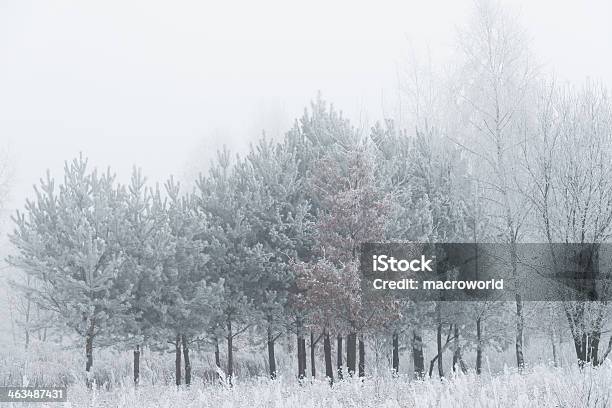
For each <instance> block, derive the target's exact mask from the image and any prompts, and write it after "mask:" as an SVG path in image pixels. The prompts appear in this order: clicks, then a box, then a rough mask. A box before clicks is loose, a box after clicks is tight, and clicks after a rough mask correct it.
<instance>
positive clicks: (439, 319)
mask: <svg viewBox="0 0 612 408" xmlns="http://www.w3.org/2000/svg"><path fill="white" fill-rule="evenodd" d="M440 309H441V307H440V302H436V320H437V323H438V324H437V326H438V327H437V329H436V346H437V350H438V354H437V355H438V375H439V376H440V378H444V367H443V366H442V362H443V361H442V353H443V350H442V315H441V311H440Z"/></svg>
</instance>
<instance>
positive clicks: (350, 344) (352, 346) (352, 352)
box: [346, 333, 357, 377]
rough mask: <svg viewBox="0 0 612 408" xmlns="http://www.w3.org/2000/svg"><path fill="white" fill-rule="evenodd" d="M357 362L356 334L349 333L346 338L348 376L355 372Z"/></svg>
mask: <svg viewBox="0 0 612 408" xmlns="http://www.w3.org/2000/svg"><path fill="white" fill-rule="evenodd" d="M356 363H357V334H356V333H349V335H348V336H347V338H346V366H347V370H348V374H349V376H351V377H352V376H353V375H354V374H355V368H356Z"/></svg>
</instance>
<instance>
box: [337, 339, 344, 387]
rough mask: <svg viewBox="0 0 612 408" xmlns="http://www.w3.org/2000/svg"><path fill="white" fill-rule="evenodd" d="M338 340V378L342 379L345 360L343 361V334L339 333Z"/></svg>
mask: <svg viewBox="0 0 612 408" xmlns="http://www.w3.org/2000/svg"><path fill="white" fill-rule="evenodd" d="M337 342H338V350H337V351H336V352H337V354H338V358H337V361H336V367H337V369H338V379H339V380H341V379H342V366H343V364H344V363H343V362H342V335H340V334H339V335H338V338H337Z"/></svg>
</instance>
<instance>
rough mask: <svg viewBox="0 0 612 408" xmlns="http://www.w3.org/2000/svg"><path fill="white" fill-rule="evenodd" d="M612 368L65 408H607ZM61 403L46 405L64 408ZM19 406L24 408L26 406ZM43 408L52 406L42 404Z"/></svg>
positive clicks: (122, 394) (115, 396)
mask: <svg viewBox="0 0 612 408" xmlns="http://www.w3.org/2000/svg"><path fill="white" fill-rule="evenodd" d="M611 383H612V366H610V365H609V364H606V365H605V366H604V367H600V368H598V369H590V368H589V369H584V370H578V369H577V368H576V369H574V368H571V369H567V368H563V369H557V368H550V367H543V366H540V367H536V368H534V369H532V370H530V372H528V373H525V374H522V375H521V374H518V373H516V372H507V373H504V374H502V375H499V376H493V377H492V376H490V375H488V374H485V375H482V376H476V375H473V374H469V375H462V376H459V377H457V378H453V379H449V380H443V381H440V380H439V379H430V380H426V381H412V380H410V379H408V378H405V377H400V378H395V379H393V378H378V379H377V378H367V379H366V380H364V381H359V380H353V381H343V382H340V383H337V384H335V385H334V386H333V387H331V388H330V387H329V386H328V385H327V383H325V382H324V381H320V380H318V381H306V382H304V383H302V384H301V385H300V384H297V383H296V381H295V380H294V379H293V378H280V379H278V380H276V381H271V380H268V379H252V380H248V381H244V382H242V381H238V382H237V384H235V386H234V387H233V388H228V387H225V386H223V385H221V384H216V385H203V384H200V385H192V386H191V387H189V388H185V387H183V388H180V389H177V388H176V387H173V386H141V387H139V388H137V389H135V388H134V387H132V386H121V387H117V388H113V389H112V390H109V391H103V390H96V391H90V390H87V388H85V386H81V385H79V386H72V387H70V388H69V391H68V393H69V400H70V402H69V403H66V404H65V405H64V406H65V407H74V408H81V407H125V408H141V407H142V408H145V407H146V408H150V407H164V408H175V407H183V408H188V407H194V408H195V407H198V408H204V407H211V408H222V407H249V408H259V407H278V408H284V407H299V408H311V407H385V408H391V407H398V408H399V407H441V408H442V407H520V408H526V407H577V408H578V407H606V406H609V402H610V384H611ZM58 405H59V404H47V405H46V406H49V407H57V406H58ZM19 406H20V407H21V406H23V405H19ZM36 406H38V407H42V406H45V404H41V403H39V404H36Z"/></svg>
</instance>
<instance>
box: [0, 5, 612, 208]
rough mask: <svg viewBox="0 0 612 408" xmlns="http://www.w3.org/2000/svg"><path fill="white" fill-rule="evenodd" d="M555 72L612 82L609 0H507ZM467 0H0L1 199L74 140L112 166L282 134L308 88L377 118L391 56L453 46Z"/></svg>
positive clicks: (168, 168) (171, 163)
mask: <svg viewBox="0 0 612 408" xmlns="http://www.w3.org/2000/svg"><path fill="white" fill-rule="evenodd" d="M504 3H507V4H509V5H510V6H511V7H513V8H515V9H516V10H519V11H520V13H521V14H522V21H523V24H524V26H525V28H526V29H527V30H528V32H529V34H530V36H531V38H532V46H533V50H534V53H535V54H536V55H537V56H538V57H539V59H540V61H541V62H542V63H544V64H546V66H547V69H550V70H554V71H555V72H556V73H557V75H558V77H560V78H564V79H570V80H574V81H578V80H582V79H584V78H585V77H586V76H591V77H593V78H596V79H599V80H601V81H603V82H605V83H606V84H607V85H609V86H610V85H612V24H611V23H610V22H611V21H612V2H611V1H610V0H583V1H577V0H575V1H569V0H506V1H504ZM472 4H473V3H472V1H471V0H446V1H442V0H428V1H426V0H421V1H415V0H408V1H406V0H404V1H391V0H383V1H380V0H379V1H371V2H368V3H366V2H360V1H354V0H353V1H337V0H323V1H321V0H314V1H313V0H309V1H304V0H300V1H287V0H285V1H269V0H264V1H261V0H259V1H244V2H237V1H225V0H224V1H217V0H216V1H210V2H209V1H205V0H204V1H203V0H199V1H184V0H174V1H156V0H146V1H135V0H105V1H87V0H57V1H51V0H40V1H29V0H0V146H6V145H8V146H9V148H10V151H11V154H12V156H13V162H14V166H15V179H14V188H13V192H12V200H11V202H10V205H9V207H10V208H12V209H14V208H16V207H21V206H22V205H23V201H24V199H25V197H26V195H28V194H30V192H31V186H32V184H33V183H35V182H36V181H37V180H38V178H39V177H41V176H42V175H43V174H44V172H45V170H46V169H47V168H50V169H51V170H52V172H53V173H54V174H56V175H57V176H60V177H61V173H60V170H61V167H62V164H63V161H64V160H66V159H68V158H71V157H74V156H76V155H78V153H79V151H82V152H84V153H85V154H86V155H87V156H89V157H90V159H91V161H92V162H93V163H94V164H95V165H97V166H101V167H105V166H107V165H110V166H111V167H112V168H113V169H114V170H115V171H116V172H117V173H118V174H119V175H120V176H121V177H122V178H125V177H126V176H128V175H129V173H130V169H131V167H132V165H133V164H136V165H138V166H140V167H142V168H143V170H144V172H145V174H147V175H148V176H149V178H150V179H152V180H163V179H164V178H165V177H166V176H167V175H169V174H171V173H174V174H178V175H180V174H181V173H183V171H184V169H185V163H186V162H187V161H188V160H191V161H193V160H194V158H195V157H201V159H202V161H203V164H202V166H203V167H205V166H206V164H205V163H207V162H208V160H209V159H210V158H211V157H212V155H213V152H214V150H216V149H217V148H218V147H220V146H221V145H222V144H223V143H227V144H229V145H231V146H239V145H242V146H246V143H247V142H246V141H247V140H252V139H254V138H256V137H257V136H258V135H259V134H260V133H261V131H262V130H263V129H265V130H266V131H267V133H269V134H271V135H273V136H274V135H278V134H279V133H282V132H284V131H285V130H286V129H287V128H288V127H289V126H290V124H291V123H292V121H293V119H294V118H295V117H297V116H299V115H300V114H301V112H302V111H303V108H304V106H306V105H307V104H308V102H309V101H310V100H311V99H312V98H314V97H315V96H316V93H317V91H318V90H320V91H321V92H322V94H323V97H324V98H325V99H327V100H329V101H332V102H333V103H334V104H335V105H336V106H337V107H338V108H340V109H342V110H343V111H345V113H346V114H347V116H349V117H350V118H351V119H353V120H354V122H355V124H357V125H359V124H360V123H361V124H364V123H367V122H368V121H372V120H376V119H379V118H381V117H382V116H383V115H384V113H385V111H386V110H390V109H391V108H392V106H391V105H392V102H393V98H394V96H393V95H394V94H395V93H396V92H397V86H396V84H397V76H396V71H397V64H398V62H400V61H401V60H402V59H403V58H405V57H406V56H407V55H409V54H410V47H411V44H412V47H415V48H416V49H417V50H423V49H426V48H429V49H431V50H432V51H433V52H434V53H436V54H442V55H444V54H445V53H448V52H450V50H452V49H453V44H454V35H455V32H456V28H457V26H460V25H462V24H464V23H465V22H466V16H467V14H468V13H469V11H470V9H471V7H472Z"/></svg>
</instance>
